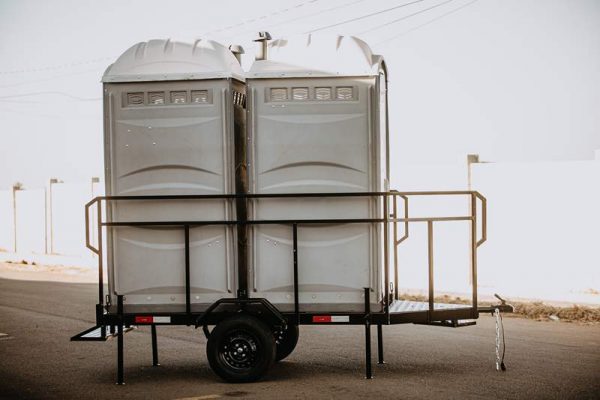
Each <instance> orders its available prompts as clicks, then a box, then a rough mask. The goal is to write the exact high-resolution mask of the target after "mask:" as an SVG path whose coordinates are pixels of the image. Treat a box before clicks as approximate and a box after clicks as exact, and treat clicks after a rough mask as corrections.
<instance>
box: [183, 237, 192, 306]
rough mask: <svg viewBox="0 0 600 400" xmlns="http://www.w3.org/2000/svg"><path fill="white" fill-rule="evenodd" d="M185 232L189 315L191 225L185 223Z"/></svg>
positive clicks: (186, 296) (186, 288) (186, 301)
mask: <svg viewBox="0 0 600 400" xmlns="http://www.w3.org/2000/svg"><path fill="white" fill-rule="evenodd" d="M184 232H185V312H186V314H187V315H188V316H190V314H191V313H192V305H191V301H190V226H189V225H184Z"/></svg>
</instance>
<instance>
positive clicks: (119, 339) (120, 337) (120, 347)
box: [117, 295, 125, 385]
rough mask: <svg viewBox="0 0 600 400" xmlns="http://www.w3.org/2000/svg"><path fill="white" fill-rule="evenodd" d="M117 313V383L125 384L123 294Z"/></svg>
mask: <svg viewBox="0 0 600 400" xmlns="http://www.w3.org/2000/svg"><path fill="white" fill-rule="evenodd" d="M117 314H118V317H119V325H117V329H118V331H117V332H118V333H117V385H124V384H125V382H124V380H123V295H118V296H117Z"/></svg>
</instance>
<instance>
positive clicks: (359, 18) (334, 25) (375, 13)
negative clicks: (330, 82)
mask: <svg viewBox="0 0 600 400" xmlns="http://www.w3.org/2000/svg"><path fill="white" fill-rule="evenodd" d="M423 1H425V0H414V1H411V2H410V3H404V4H400V5H398V6H395V7H390V8H386V9H385V10H380V11H376V12H374V13H371V14H367V15H363V16H360V17H356V18H352V19H348V20H346V21H342V22H337V23H335V24H331V25H326V26H322V27H320V28H316V29H312V30H310V31H307V32H304V33H314V32H318V31H322V30H325V29H329V28H333V27H336V26H340V25H345V24H349V23H351V22H356V21H360V20H362V19H365V18H370V17H373V16H375V15H379V14H384V13H386V12H390V11H393V10H397V9H399V8H402V7H407V6H410V5H413V4H416V3H421V2H423Z"/></svg>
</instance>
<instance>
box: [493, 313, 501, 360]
mask: <svg viewBox="0 0 600 400" xmlns="http://www.w3.org/2000/svg"><path fill="white" fill-rule="evenodd" d="M494 317H496V371H500V310H498V309H497V308H496V309H495V310H494Z"/></svg>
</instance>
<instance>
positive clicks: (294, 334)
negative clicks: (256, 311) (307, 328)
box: [275, 325, 300, 361]
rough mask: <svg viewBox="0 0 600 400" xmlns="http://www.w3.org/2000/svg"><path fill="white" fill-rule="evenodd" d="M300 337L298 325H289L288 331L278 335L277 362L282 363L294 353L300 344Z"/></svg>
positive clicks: (276, 338)
mask: <svg viewBox="0 0 600 400" xmlns="http://www.w3.org/2000/svg"><path fill="white" fill-rule="evenodd" d="M299 336H300V329H299V328H298V325H289V326H288V328H287V330H285V331H283V332H277V333H276V337H275V340H276V346H277V351H276V354H275V361H281V360H283V359H284V358H286V357H287V356H289V355H290V354H292V352H293V351H294V349H295V348H296V345H297V344H298V337H299Z"/></svg>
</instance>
